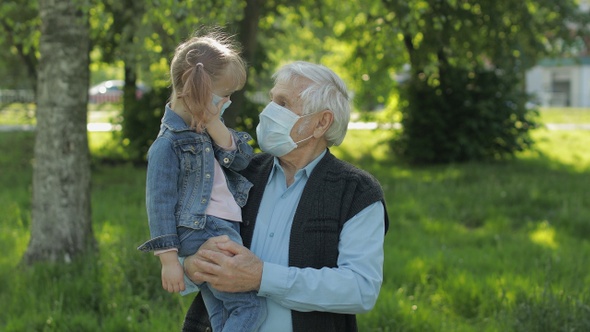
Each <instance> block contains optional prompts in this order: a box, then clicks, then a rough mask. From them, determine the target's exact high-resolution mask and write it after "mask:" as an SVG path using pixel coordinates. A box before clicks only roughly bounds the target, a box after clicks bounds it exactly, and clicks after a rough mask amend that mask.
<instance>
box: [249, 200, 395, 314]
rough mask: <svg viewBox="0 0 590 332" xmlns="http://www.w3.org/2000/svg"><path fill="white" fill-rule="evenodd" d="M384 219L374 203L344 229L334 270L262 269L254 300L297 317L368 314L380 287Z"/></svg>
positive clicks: (266, 267)
mask: <svg viewBox="0 0 590 332" xmlns="http://www.w3.org/2000/svg"><path fill="white" fill-rule="evenodd" d="M384 213H385V212H384V208H383V204H382V203H381V202H377V203H374V204H372V205H370V206H369V207H367V208H365V209H364V210H362V211H361V212H360V213H358V214H357V215H356V216H355V217H353V218H352V219H350V220H349V221H348V222H346V224H344V227H343V229H342V232H341V233H340V243H339V245H338V251H339V255H338V267H335V268H322V269H313V268H295V267H285V266H280V265H277V264H270V263H264V268H263V275H262V281H261V286H260V290H259V293H258V295H260V296H264V297H268V298H270V299H272V300H274V301H276V302H278V303H280V304H281V305H282V306H284V307H286V308H289V309H292V310H298V311H328V312H335V313H345V314H357V313H362V312H367V311H369V310H371V309H372V308H373V306H374V305H375V302H376V301H377V297H378V296H379V291H380V289H381V283H382V282H383V260H384V254H383V241H384V233H385V232H384V229H383V227H384V223H383V220H384Z"/></svg>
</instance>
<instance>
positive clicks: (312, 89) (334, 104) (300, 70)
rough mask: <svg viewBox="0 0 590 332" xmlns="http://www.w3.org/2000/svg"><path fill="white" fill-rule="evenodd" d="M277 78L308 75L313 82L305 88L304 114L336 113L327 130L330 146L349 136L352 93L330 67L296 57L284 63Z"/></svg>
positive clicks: (303, 96) (281, 80)
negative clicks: (349, 93)
mask: <svg viewBox="0 0 590 332" xmlns="http://www.w3.org/2000/svg"><path fill="white" fill-rule="evenodd" d="M273 78H274V80H275V84H276V83H279V82H280V83H286V82H293V81H295V80H297V79H299V78H306V79H308V80H310V81H312V82H313V83H312V84H310V85H309V86H308V87H307V88H306V89H305V90H303V92H301V96H300V98H301V100H302V101H303V114H302V115H307V114H312V113H317V112H321V111H323V110H326V109H328V110H330V111H332V113H333V114H334V122H333V123H332V125H331V126H330V128H329V129H328V131H327V132H326V135H325V137H326V140H327V141H328V146H332V145H340V143H342V141H343V140H344V136H346V130H347V128H348V122H349V121H350V109H351V105H350V97H349V95H348V90H347V88H346V84H344V81H342V79H341V78H340V77H338V75H336V73H334V72H333V71H332V70H330V69H329V68H328V67H325V66H322V65H318V64H314V63H309V62H304V61H296V62H292V63H290V64H287V65H285V66H283V67H281V68H280V69H279V70H278V71H277V72H276V73H275V74H274V75H273Z"/></svg>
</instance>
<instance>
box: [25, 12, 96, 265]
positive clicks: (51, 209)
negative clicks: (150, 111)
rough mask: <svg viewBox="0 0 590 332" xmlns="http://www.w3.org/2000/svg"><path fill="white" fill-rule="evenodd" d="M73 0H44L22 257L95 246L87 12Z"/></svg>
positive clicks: (65, 257) (62, 255)
mask: <svg viewBox="0 0 590 332" xmlns="http://www.w3.org/2000/svg"><path fill="white" fill-rule="evenodd" d="M80 4H81V2H76V1H73V0H41V1H39V11H40V16H41V38H40V45H39V50H40V55H41V57H40V63H39V76H38V83H37V135H36V141H35V164H34V168H33V204H32V205H33V206H32V225H31V239H30V242H29V246H28V248H27V251H26V253H25V256H24V262H25V263H26V264H31V263H33V262H36V261H51V262H69V261H70V260H71V259H72V258H73V257H75V256H76V255H78V254H80V253H82V252H84V251H85V250H86V249H93V248H94V247H95V245H96V243H95V239H94V236H93V233H92V224H91V214H90V156H89V150H88V137H87V130H86V113H87V104H88V84H89V69H88V68H89V66H88V65H89V44H90V43H89V34H88V16H87V12H84V11H83V10H82V9H81V8H82V7H81V6H80Z"/></svg>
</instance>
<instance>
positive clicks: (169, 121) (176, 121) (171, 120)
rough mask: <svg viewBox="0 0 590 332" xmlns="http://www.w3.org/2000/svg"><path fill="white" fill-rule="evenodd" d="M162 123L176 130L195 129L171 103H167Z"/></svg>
mask: <svg viewBox="0 0 590 332" xmlns="http://www.w3.org/2000/svg"><path fill="white" fill-rule="evenodd" d="M162 125H163V126H165V127H166V128H168V129H169V130H171V131H174V132H181V131H194V130H192V129H191V128H190V127H189V126H188V125H187V124H186V122H184V120H183V119H182V118H181V117H180V115H178V114H176V113H175V112H174V111H173V110H172V109H171V108H170V103H168V104H166V110H165V112H164V117H163V118H162Z"/></svg>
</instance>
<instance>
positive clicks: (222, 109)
mask: <svg viewBox="0 0 590 332" xmlns="http://www.w3.org/2000/svg"><path fill="white" fill-rule="evenodd" d="M222 99H223V97H219V96H218V95H216V94H213V106H215V107H217V104H218V103H219V102H220V101H221V100H222ZM229 105H231V100H228V101H226V102H225V103H223V106H221V110H220V111H219V117H222V116H223V112H225V110H226V109H227V108H228V107H229Z"/></svg>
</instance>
